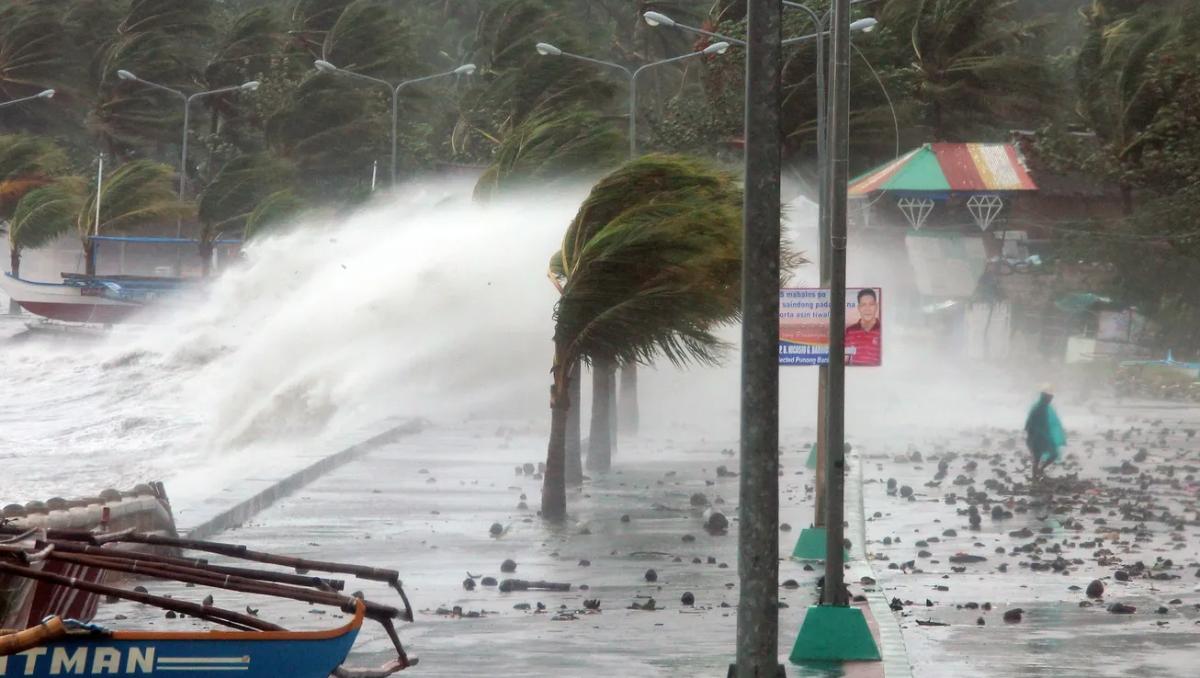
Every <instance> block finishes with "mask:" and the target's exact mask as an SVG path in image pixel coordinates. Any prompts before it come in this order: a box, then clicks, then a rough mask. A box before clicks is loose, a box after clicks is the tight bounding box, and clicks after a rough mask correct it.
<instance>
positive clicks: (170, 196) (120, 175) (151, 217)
mask: <svg viewBox="0 0 1200 678" xmlns="http://www.w3.org/2000/svg"><path fill="white" fill-rule="evenodd" d="M173 180H174V170H172V169H171V167H170V166H168V165H163V164H161V163H157V162H154V161H152V160H134V161H131V162H127V163H125V164H124V165H121V166H120V167H118V168H117V169H116V170H115V171H113V173H112V174H109V175H108V176H106V177H105V178H104V182H103V186H102V188H101V190H100V194H99V196H97V193H96V189H95V186H94V185H92V183H91V182H90V181H89V182H86V183H85V182H80V185H83V186H87V187H88V188H87V193H86V195H85V196H84V199H83V201H82V202H81V205H82V207H81V209H80V210H79V211H78V212H77V213H76V215H75V229H76V231H78V233H79V237H80V238H81V239H82V240H84V242H86V241H87V239H88V236H89V235H91V234H92V233H93V232H94V230H98V231H99V232H100V233H101V234H104V233H111V232H121V231H126V230H129V229H132V228H136V227H139V226H144V225H147V224H154V223H159V222H165V221H168V220H171V221H173V220H174V219H176V218H181V217H185V216H187V215H188V214H190V213H191V211H192V207H191V206H190V205H188V204H186V203H181V202H179V200H178V198H177V197H176V194H175V186H174V181H173ZM97 197H99V199H100V216H99V224H98V225H97V223H96V200H97Z"/></svg>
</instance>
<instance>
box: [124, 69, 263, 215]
mask: <svg viewBox="0 0 1200 678" xmlns="http://www.w3.org/2000/svg"><path fill="white" fill-rule="evenodd" d="M117 77H118V78H120V79H122V80H127V81H129V82H140V83H142V84H143V85H146V86H147V87H152V88H154V89H160V90H162V91H164V92H169V93H171V94H174V95H175V96H177V97H179V98H180V99H183V143H182V144H181V146H182V149H181V151H180V158H179V199H180V200H183V193H184V187H185V185H186V181H187V157H188V122H189V121H190V119H191V112H192V101H194V100H196V99H199V98H200V97H206V96H208V95H210V94H224V93H225V92H253V91H254V90H256V89H258V85H259V82H258V81H257V80H250V81H248V82H244V83H242V84H240V85H232V86H229V87H219V88H217V89H210V90H207V91H204V92H196V93H194V94H190V95H188V94H184V93H183V92H181V91H179V90H177V89H174V88H172V87H167V86H166V85H160V84H158V83H156V82H150V81H149V80H143V79H142V78H139V77H137V76H136V75H134V74H133V73H130V72H129V71H126V70H123V69H122V70H119V71H117ZM182 235H183V226H182V223H181V224H180V226H179V233H178V234H177V235H176V237H180V236H182Z"/></svg>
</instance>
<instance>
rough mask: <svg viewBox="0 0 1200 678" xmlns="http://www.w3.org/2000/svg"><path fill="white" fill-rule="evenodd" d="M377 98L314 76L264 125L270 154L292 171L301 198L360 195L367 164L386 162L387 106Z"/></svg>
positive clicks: (355, 85) (351, 84)
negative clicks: (303, 193)
mask: <svg viewBox="0 0 1200 678" xmlns="http://www.w3.org/2000/svg"><path fill="white" fill-rule="evenodd" d="M381 89H382V88H381ZM377 94H378V93H376V92H373V91H371V90H369V89H365V88H363V87H362V86H361V85H360V84H359V83H357V82H353V81H349V80H348V79H346V78H344V77H338V76H335V75H327V74H319V75H318V74H314V75H312V76H311V77H309V78H308V79H306V80H305V81H304V82H303V83H301V84H300V86H299V87H298V88H297V91H296V92H295V95H294V99H293V100H292V101H291V102H289V104H288V105H287V106H286V107H285V108H284V109H283V110H281V111H279V112H278V113H276V114H275V115H274V116H273V117H272V118H271V119H270V120H268V121H267V127H266V138H267V143H268V144H269V145H270V148H271V150H272V152H274V153H275V154H276V155H278V156H279V157H281V158H284V159H286V160H288V161H289V162H291V163H293V164H294V165H295V166H296V169H297V172H298V180H299V181H300V183H301V184H302V185H303V186H305V188H306V194H308V195H312V196H313V198H314V199H315V200H316V201H317V202H323V201H334V202H345V201H349V200H351V199H352V198H353V196H355V195H359V194H361V189H362V186H364V185H368V184H369V182H370V176H371V166H372V163H373V162H374V161H375V160H377V159H386V158H388V157H390V156H389V153H390V151H389V146H388V143H389V142H388V127H389V122H388V121H389V118H388V110H387V106H388V105H389V104H390V102H385V101H384V100H383V99H382V98H380V97H378V96H375V95H377Z"/></svg>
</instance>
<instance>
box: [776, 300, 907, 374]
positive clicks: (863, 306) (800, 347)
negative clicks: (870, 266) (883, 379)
mask: <svg viewBox="0 0 1200 678" xmlns="http://www.w3.org/2000/svg"><path fill="white" fill-rule="evenodd" d="M842 332H843V333H844V336H845V337H846V365H847V366H854V367H878V366H880V365H882V364H883V290H881V289H880V288H878V287H851V288H847V289H846V326H845V327H844V328H842ZM828 337H829V290H825V289H819V288H808V287H806V288H786V289H782V290H780V291H779V364H780V365H828V364H829V338H828Z"/></svg>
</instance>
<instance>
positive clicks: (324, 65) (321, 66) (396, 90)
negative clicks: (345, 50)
mask: <svg viewBox="0 0 1200 678" xmlns="http://www.w3.org/2000/svg"><path fill="white" fill-rule="evenodd" d="M313 67H315V68H316V69H317V70H318V71H320V72H322V73H335V74H337V73H340V74H342V75H345V76H346V77H350V78H358V79H359V80H366V81H367V82H373V83H375V84H377V85H383V86H384V87H386V88H388V91H390V92H391V93H392V186H393V187H394V186H395V185H396V130H397V124H398V120H399V107H398V106H397V104H398V103H399V101H400V90H402V89H404V88H405V87H407V86H409V85H415V84H417V83H419V82H425V81H427V80H435V79H437V78H444V77H446V76H450V75H470V74H472V73H474V72H475V64H463V65H462V66H459V67H458V68H456V69H454V70H452V71H446V72H445V73H435V74H433V75H426V76H424V77H421V78H414V79H412V80H405V81H403V82H400V83H397V84H396V85H392V83H390V82H388V81H387V80H381V79H379V78H375V77H372V76H369V75H363V74H362V73H355V72H354V71H347V70H346V69H344V68H338V67H337V66H334V65H333V64H331V63H329V62H328V61H325V60H324V59H318V60H316V61H315V62H313Z"/></svg>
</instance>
